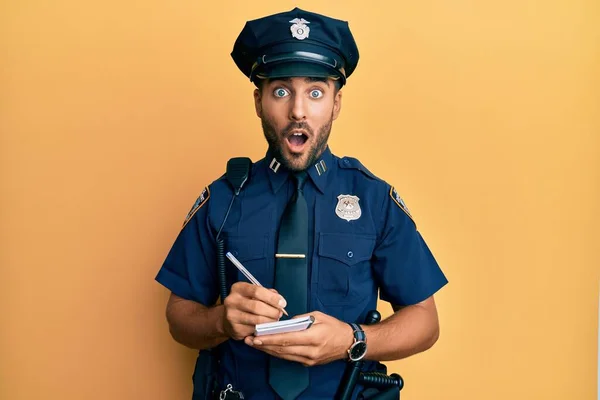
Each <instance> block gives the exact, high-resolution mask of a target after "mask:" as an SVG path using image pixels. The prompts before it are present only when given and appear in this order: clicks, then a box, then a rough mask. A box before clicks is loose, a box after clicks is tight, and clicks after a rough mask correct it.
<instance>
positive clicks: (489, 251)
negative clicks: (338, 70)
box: [0, 0, 600, 400]
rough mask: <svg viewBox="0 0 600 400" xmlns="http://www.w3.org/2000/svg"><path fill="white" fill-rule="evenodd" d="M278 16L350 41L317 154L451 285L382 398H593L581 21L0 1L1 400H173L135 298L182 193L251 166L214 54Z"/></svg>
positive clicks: (464, 4) (480, 5) (586, 74)
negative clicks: (356, 175)
mask: <svg viewBox="0 0 600 400" xmlns="http://www.w3.org/2000/svg"><path fill="white" fill-rule="evenodd" d="M295 5H298V6H301V7H303V8H306V9H310V10H314V11H318V12H321V13H325V14H330V15H333V16H336V17H338V18H340V19H346V20H349V21H351V27H352V30H353V32H354V35H355V37H356V40H357V42H358V45H359V48H360V52H361V60H360V63H359V66H358V69H357V71H356V73H355V75H353V76H352V77H351V78H350V80H349V85H348V86H347V88H345V89H344V99H343V109H342V114H341V117H340V119H339V120H338V121H337V122H336V123H335V124H334V130H333V133H332V138H331V147H332V150H333V151H334V152H335V153H336V154H338V155H352V156H355V157H358V158H359V159H360V160H361V161H363V162H364V163H365V164H366V165H367V166H368V167H369V168H370V169H371V170H372V171H373V172H374V173H376V174H378V175H380V176H381V177H383V178H384V179H386V180H387V181H388V182H390V183H392V184H393V185H395V186H396V187H397V188H398V189H399V191H400V193H401V194H402V196H403V197H404V199H405V200H406V202H407V203H408V206H409V207H410V208H411V211H412V213H413V215H414V216H415V218H416V220H417V223H418V226H419V227H420V230H421V232H422V233H423V235H424V236H425V238H426V240H427V241H428V243H429V245H430V246H431V248H432V249H433V252H434V254H435V255H436V257H437V259H438V261H439V262H440V264H441V265H442V267H443V269H444V271H445V273H446V274H447V276H448V277H449V279H450V285H449V286H447V287H446V288H445V289H443V290H442V291H441V292H440V293H439V295H438V296H437V300H438V306H439V312H440V319H441V338H440V340H439V342H438V343H437V344H436V346H435V347H434V348H433V349H432V350H430V351H428V352H427V353H424V354H421V355H418V356H415V357H413V358H411V359H408V360H404V361H400V362H396V363H393V365H392V370H395V371H397V372H399V373H401V374H402V375H403V377H404V378H405V379H406V388H405V390H404V391H403V393H404V395H403V398H405V399H406V400H409V399H419V400H429V399H431V400H434V399H435V400H438V399H440V400H441V399H457V400H458V399H460V400H463V399H486V400H496V399H569V400H582V399H585V400H592V399H594V398H595V393H596V386H597V383H596V379H597V375H596V365H597V364H596V363H597V360H596V358H597V354H598V349H597V326H598V320H597V316H598V286H599V278H600V267H599V265H600V256H599V255H598V253H599V243H600V241H599V234H598V229H599V228H598V224H599V223H600V218H599V206H598V204H599V203H600V159H599V157H598V153H599V148H600V116H599V115H600V112H599V111H600V95H599V93H600V78H599V77H600V50H599V49H600V3H598V1H597V0H588V1H584V0H572V1H567V0H563V1H534V0H508V1H500V0H495V1H464V0H457V1H425V2H421V1H402V2H391V1H390V2H362V1H354V2H349V1H327V2H323V1H302V2H300V3H291V2H288V1H281V0H278V1H276V0H269V1H261V2H247V1H243V2H242V1H240V2H233V1H219V2H203V1H201V0H196V1H189V0H176V1H153V0H146V1H133V0H126V1H115V0H112V1H102V2H100V1H75V0H61V1H54V2H52V1H50V2H48V1H32V0H13V1H3V2H2V3H1V4H0V46H1V47H0V132H1V136H0V178H1V179H0V185H1V186H0V189H1V192H0V221H1V222H0V223H1V225H0V240H1V249H0V250H1V252H0V268H1V271H0V273H1V275H0V286H1V287H0V296H1V297H0V304H1V305H2V310H1V315H0V379H1V380H0V398H1V399H7V400H21V399H52V400H55V399H56V400H71V399H72V400H76V399H77V400H79V399H86V400H100V399H103V400H104V399H145V400H150V399H157V400H158V399H175V400H185V399H189V398H190V391H191V382H190V376H191V374H192V364H193V360H194V357H195V356H194V352H193V351H190V350H187V349H185V348H183V347H181V346H179V345H177V344H175V343H174V342H173V341H172V340H171V339H170V336H169V333H168V330H167V325H166V322H165V319H164V306H165V302H166V299H167V291H166V290H165V289H164V288H162V287H161V286H160V285H158V284H157V283H155V282H154V281H153V279H154V276H155V274H156V272H157V270H158V268H159V267H160V265H161V263H162V261H163V259H164V257H165V255H166V254H167V252H168V250H169V248H170V246H171V244H172V242H173V240H174V239H175V237H176V235H177V233H178V230H179V228H180V226H181V223H182V221H183V219H184V217H185V214H186V213H187V212H188V210H189V208H190V207H191V205H192V203H193V202H194V200H195V199H196V197H197V195H198V194H199V192H200V191H201V189H202V187H203V186H205V185H206V184H208V183H210V182H211V181H212V180H213V179H215V178H217V177H218V176H220V175H221V174H222V172H223V171H224V168H225V163H226V160H227V159H228V158H229V157H232V156H242V155H247V156H250V157H252V158H253V159H255V160H257V159H259V158H261V157H262V155H263V154H264V148H265V144H264V139H263V138H262V133H261V130H260V124H259V121H258V119H257V118H256V117H255V115H254V109H253V106H252V85H251V84H250V83H249V82H248V81H247V80H246V78H245V77H244V76H243V75H242V74H241V73H240V72H239V71H237V70H236V68H235V66H234V63H233V61H232V60H231V59H230V56H229V52H230V51H231V48H232V46H233V42H234V39H235V37H236V36H237V34H238V32H239V31H240V30H241V28H242V26H243V24H244V22H245V21H246V20H248V19H253V18H257V17H261V16H264V15H267V14H270V13H274V12H279V11H283V10H288V9H291V8H293V7H294V6H295ZM382 310H384V311H386V312H389V306H387V305H382Z"/></svg>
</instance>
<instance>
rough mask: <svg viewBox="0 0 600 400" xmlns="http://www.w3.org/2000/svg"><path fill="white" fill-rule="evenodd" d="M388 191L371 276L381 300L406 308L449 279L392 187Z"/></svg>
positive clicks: (432, 292) (424, 297)
mask: <svg viewBox="0 0 600 400" xmlns="http://www.w3.org/2000/svg"><path fill="white" fill-rule="evenodd" d="M388 190H389V193H387V194H386V196H385V200H384V201H383V208H382V212H383V221H382V226H383V229H382V230H381V232H380V235H379V239H378V242H377V245H376V248H375V252H374V273H375V276H376V279H377V281H378V282H379V286H380V297H381V299H382V300H385V301H388V302H390V303H392V304H395V305H400V306H407V305H412V304H416V303H419V302H421V301H423V300H425V299H427V298H428V297H430V296H431V295H433V294H434V293H435V292H437V291H438V290H439V289H440V288H442V287H443V286H444V285H445V284H446V283H448V280H447V279H446V277H445V276H444V274H443V272H442V271H441V269H440V267H439V266H438V264H437V262H436V260H435V258H434V257H433V255H432V254H431V251H430V250H429V248H428V247H427V244H426V243H425V241H424V240H423V238H422V237H421V234H420V233H419V232H418V231H417V229H416V226H415V223H414V222H413V220H412V218H411V217H409V214H408V209H406V206H405V205H404V202H403V201H402V199H400V198H399V196H397V193H396V192H395V190H394V189H393V188H389V187H388ZM393 196H394V197H393ZM404 210H406V211H404Z"/></svg>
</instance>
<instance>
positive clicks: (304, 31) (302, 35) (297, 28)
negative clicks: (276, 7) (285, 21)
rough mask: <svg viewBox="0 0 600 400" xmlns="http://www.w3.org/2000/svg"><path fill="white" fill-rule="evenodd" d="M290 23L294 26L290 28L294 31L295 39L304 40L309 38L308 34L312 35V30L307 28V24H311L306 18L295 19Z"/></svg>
mask: <svg viewBox="0 0 600 400" xmlns="http://www.w3.org/2000/svg"><path fill="white" fill-rule="evenodd" d="M290 22H291V23H292V24H294V25H292V26H290V30H291V31H292V36H293V37H295V38H296V39H298V40H304V39H306V38H307V37H308V34H309V33H310V28H309V27H308V26H306V24H310V22H308V21H307V20H305V19H304V18H294V19H293V20H291V21H290Z"/></svg>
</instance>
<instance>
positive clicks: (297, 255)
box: [275, 253, 306, 258]
mask: <svg viewBox="0 0 600 400" xmlns="http://www.w3.org/2000/svg"><path fill="white" fill-rule="evenodd" d="M275 258H306V255H304V254H280V253H277V254H275Z"/></svg>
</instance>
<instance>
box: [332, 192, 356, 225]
mask: <svg viewBox="0 0 600 400" xmlns="http://www.w3.org/2000/svg"><path fill="white" fill-rule="evenodd" d="M337 198H338V203H337V205H336V206H335V213H336V214H337V216H338V217H340V218H341V219H345V220H346V221H354V220H357V219H359V218H360V216H361V214H362V211H361V210H360V205H359V204H358V202H359V201H360V199H359V198H358V197H357V196H352V195H349V194H340V195H339V196H338V197H337Z"/></svg>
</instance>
